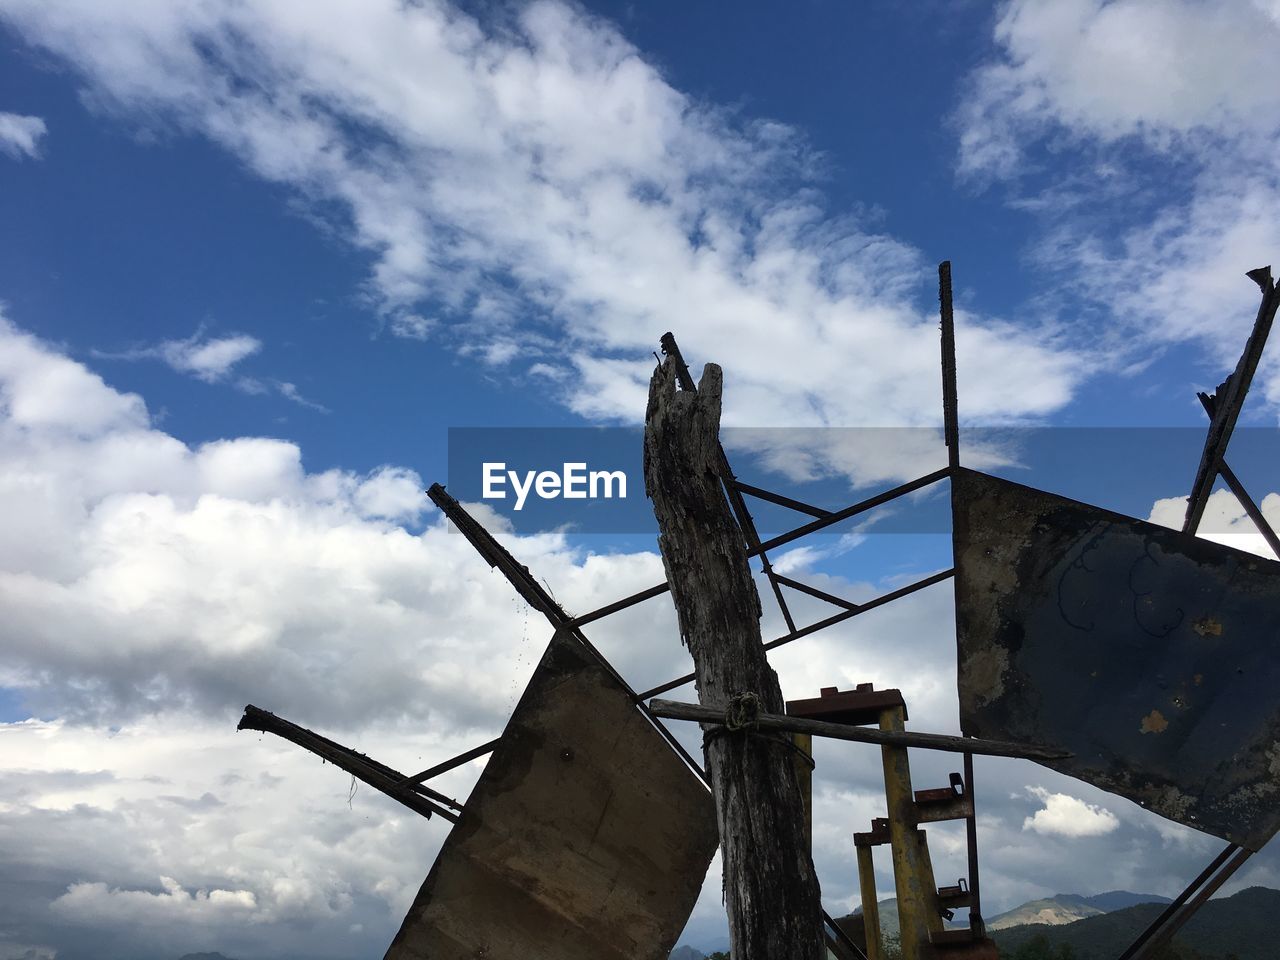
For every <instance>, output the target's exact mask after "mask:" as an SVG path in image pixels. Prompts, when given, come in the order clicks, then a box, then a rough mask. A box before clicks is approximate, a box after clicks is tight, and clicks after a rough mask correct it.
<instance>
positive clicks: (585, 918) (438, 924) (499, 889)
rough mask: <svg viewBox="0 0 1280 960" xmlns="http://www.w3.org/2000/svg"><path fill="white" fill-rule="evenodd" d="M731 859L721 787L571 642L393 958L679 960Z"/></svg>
mask: <svg viewBox="0 0 1280 960" xmlns="http://www.w3.org/2000/svg"><path fill="white" fill-rule="evenodd" d="M715 849H716V823H715V808H714V805H713V803H712V800H711V796H710V794H709V793H708V792H707V790H706V788H705V787H703V786H702V784H701V783H700V782H699V781H698V780H697V778H696V777H695V776H694V775H693V773H692V772H691V771H690V770H689V768H688V767H687V766H686V765H685V764H684V763H683V762H682V761H681V760H680V759H679V758H678V757H677V756H676V755H675V753H674V752H673V751H672V750H671V748H670V747H669V746H668V745H667V744H666V743H665V742H664V741H663V739H662V738H661V736H659V734H658V733H657V731H656V730H655V729H654V727H653V726H652V724H651V723H650V722H649V721H648V720H647V719H646V718H645V716H644V715H643V714H642V713H641V712H640V710H639V709H638V708H637V707H636V706H635V704H634V703H633V701H632V700H631V697H630V696H629V695H628V693H627V691H626V690H625V689H623V688H622V686H621V685H620V684H619V683H618V681H617V680H616V679H615V678H614V677H612V676H611V675H610V674H609V672H608V671H606V670H605V669H604V668H603V667H602V666H601V665H600V663H599V661H598V660H597V659H596V658H595V657H594V656H593V655H592V654H590V653H589V652H588V651H587V650H585V648H583V647H582V646H581V645H580V644H578V643H577V642H576V641H574V640H572V639H569V638H564V637H562V636H560V635H557V637H556V639H553V640H552V642H551V644H550V646H549V647H548V648H547V651H546V653H545V654H544V655H543V658H542V661H541V663H540V664H539V665H538V669H537V670H536V671H535V673H534V676H533V679H532V680H531V681H530V683H529V686H528V688H527V689H526V690H525V693H524V696H523V697H522V698H521V700H520V703H519V704H518V705H517V707H516V709H515V712H514V713H513V714H512V717H511V720H510V722H509V723H508V724H507V729H506V731H505V733H504V734H503V737H502V741H501V743H499V744H498V746H497V747H496V748H495V749H494V751H493V756H492V757H491V758H490V760H489V763H488V765H487V766H486V767H485V769H484V772H483V773H482V774H481V776H480V779H479V781H478V782H477V783H476V786H475V789H474V790H473V791H472V793H471V796H470V798H469V799H468V800H467V803H466V809H465V811H464V813H463V816H462V820H461V822H460V823H459V824H458V825H457V826H456V827H454V828H453V830H452V832H451V833H450V834H449V836H448V838H447V839H446V840H445V842H444V846H443V847H442V848H441V850H440V855H439V856H438V857H437V858H436V862H435V864H434V866H432V868H431V872H430V873H429V874H428V875H427V879H426V881H425V882H424V883H423V885H422V889H421V890H420V891H419V892H418V896H417V899H416V900H414V903H413V906H412V907H410V909H409V912H408V915H407V916H406V917H405V919H404V923H403V924H402V926H401V928H400V932H399V933H398V934H397V935H396V938H395V940H394V941H393V942H392V944H391V947H390V949H389V950H388V951H387V953H386V960H411V958H413V960H417V958H430V960H464V958H465V960H475V958H478V957H481V958H484V960H541V958H547V960H550V958H555V960H624V958H625V960H633V958H652V960H659V958H665V957H666V956H667V955H668V953H669V952H670V951H671V948H672V947H673V946H674V945H675V940H676V938H677V937H678V936H679V935H680V931H681V930H682V929H683V927H684V924H685V921H686V920H687V919H688V917H689V914H690V912H691V911H692V909H693V905H694V901H695V900H696V899H697V896H698V892H699V890H700V889H701V887H702V880H703V878H704V876H705V875H706V872H707V867H708V865H709V864H710V862H711V858H712V856H713V854H714V853H715Z"/></svg>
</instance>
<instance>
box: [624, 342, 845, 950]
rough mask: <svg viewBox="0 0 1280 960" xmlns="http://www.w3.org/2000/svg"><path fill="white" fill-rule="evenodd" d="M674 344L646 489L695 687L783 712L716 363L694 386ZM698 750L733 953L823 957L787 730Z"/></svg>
mask: <svg viewBox="0 0 1280 960" xmlns="http://www.w3.org/2000/svg"><path fill="white" fill-rule="evenodd" d="M666 346H667V344H666V343H665V342H664V348H665V347H666ZM667 352H668V356H667V359H666V360H665V361H664V362H663V363H662V365H661V366H659V367H658V369H657V370H656V371H655V372H654V375H653V379H652V380H651V381H650V385H649V406H648V410H647V411H646V414H645V436H644V477H645V492H646V493H647V494H648V496H649V498H650V499H651V500H652V501H653V511H654V515H655V516H656V517H657V520H658V529H659V531H660V535H659V537H658V545H659V548H660V549H661V552H662V561H663V566H664V567H665V569H666V572H667V579H668V581H669V582H670V584H671V595H672V599H673V600H674V601H675V607H676V614H677V617H678V619H679V623H680V634H681V637H682V639H683V640H684V641H685V643H686V644H687V645H688V647H689V652H690V654H692V656H693V661H694V670H695V673H696V674H697V683H698V693H699V696H700V697H704V698H708V699H712V700H716V701H722V700H726V699H728V698H729V697H731V696H735V695H738V694H744V695H747V696H750V697H753V698H756V699H758V701H759V702H760V703H761V704H763V705H764V708H765V709H766V710H770V709H775V710H781V709H782V705H783V701H782V691H781V688H780V687H779V685H778V677H777V675H776V674H775V673H774V672H773V670H772V669H771V668H770V666H769V662H768V658H767V657H766V654H765V648H764V643H763V642H762V640H761V636H760V598H759V595H758V594H757V593H756V588H755V583H754V581H753V580H752V576H751V568H750V566H749V565H748V562H747V546H746V545H744V543H743V530H741V529H739V526H738V524H737V523H736V522H735V520H734V513H733V510H732V509H731V505H730V499H729V498H730V497H731V496H732V493H733V492H736V491H734V489H733V487H732V485H731V484H732V477H731V476H728V469H727V465H726V464H725V460H724V456H723V451H722V450H721V447H720V439H719V428H720V389H721V374H720V368H719V367H717V366H715V365H714V364H707V366H706V367H705V369H704V371H703V375H702V382H701V383H700V384H699V385H698V389H697V390H696V392H695V391H694V390H693V389H691V388H692V387H693V383H692V378H691V377H689V374H688V371H687V370H686V369H683V362H682V361H681V360H679V358H678V356H674V355H673V353H674V351H673V350H668V351H667ZM677 382H679V384H680V386H683V387H684V389H682V390H677V389H676V387H677ZM721 716H723V714H721ZM703 754H704V755H705V757H706V765H707V773H708V775H709V776H710V779H711V790H712V794H713V796H714V797H715V802H716V820H717V824H718V827H719V833H720V850H721V854H722V857H723V864H724V868H723V874H724V900H725V911H726V913H727V915H728V920H729V941H730V953H732V954H733V955H734V956H735V957H750V958H752V960H822V958H824V957H825V956H826V945H825V939H824V936H823V912H822V904H821V899H820V893H819V888H818V879H817V876H816V874H815V873H814V869H813V861H812V858H811V857H810V856H809V852H808V850H807V849H806V846H805V842H804V841H805V836H804V811H803V806H802V800H801V796H800V788H799V785H798V784H797V782H796V775H795V770H794V768H793V767H792V763H791V743H790V740H786V741H785V742H783V741H782V740H780V739H779V738H769V739H762V738H759V737H744V736H734V735H729V736H710V737H707V738H704V741H703Z"/></svg>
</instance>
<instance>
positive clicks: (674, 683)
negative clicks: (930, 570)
mask: <svg viewBox="0 0 1280 960" xmlns="http://www.w3.org/2000/svg"><path fill="white" fill-rule="evenodd" d="M955 572H956V571H955V568H954V567H950V568H948V569H946V570H943V571H940V572H939V573H935V574H931V575H930V576H927V577H924V578H923V579H920V580H916V581H914V582H913V583H909V584H907V585H906V586H905V587H899V588H898V589H897V590H894V591H892V592H890V593H886V594H882V595H881V596H878V597H876V598H875V599H874V600H868V601H867V602H866V603H864V604H862V605H861V606H859V607H858V609H857V610H843V611H841V612H840V613H837V614H835V615H834V616H830V617H827V618H826V619H825V620H819V621H818V622H817V623H812V624H810V625H809V626H807V627H801V628H800V629H799V630H793V631H791V632H790V633H785V634H783V635H782V636H780V637H778V639H776V640H770V641H769V642H768V643H766V644H765V645H764V648H765V649H766V650H772V649H774V648H775V647H781V646H783V645H784V644H788V643H790V642H791V641H792V640H799V639H800V638H801V637H807V636H809V634H811V633H817V632H818V631H819V630H825V629H826V628H827V627H831V626H834V625H835V624H837V623H841V622H843V621H845V620H848V619H849V618H850V617H856V616H858V615H859V614H861V613H866V612H867V611H868V610H874V609H875V608H876V607H882V606H884V605H885V604H886V603H892V602H893V601H894V600H900V599H902V598H903V597H905V596H908V595H910V594H913V593H915V592H916V591H917V590H923V589H924V588H925V587H931V586H933V585H934V584H935V583H941V582H942V581H943V580H949V579H950V578H951V577H953V576H955ZM692 682H693V674H692V673H686V674H685V675H684V676H683V677H676V678H675V679H674V680H668V681H667V682H666V683H664V684H662V685H661V686H657V687H654V688H653V689H652V690H646V691H645V692H644V693H641V694H639V696H640V697H641V698H642V699H644V700H648V699H649V698H650V697H656V696H657V695H658V694H660V693H668V692H670V691H671V690H674V689H675V688H676V687H683V686H684V685H685V684H686V683H692Z"/></svg>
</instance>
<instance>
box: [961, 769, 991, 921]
mask: <svg viewBox="0 0 1280 960" xmlns="http://www.w3.org/2000/svg"><path fill="white" fill-rule="evenodd" d="M964 789H965V792H967V793H968V794H969V801H970V806H969V815H968V816H967V817H965V818H964V833H965V847H966V849H967V852H968V855H969V929H970V930H972V931H973V935H974V936H975V937H985V936H986V935H987V924H986V921H985V920H983V919H982V881H981V877H980V876H979V875H978V798H977V797H976V796H974V792H973V751H972V750H969V751H966V752H965V755H964Z"/></svg>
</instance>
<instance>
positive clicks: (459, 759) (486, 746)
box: [403, 737, 502, 786]
mask: <svg viewBox="0 0 1280 960" xmlns="http://www.w3.org/2000/svg"><path fill="white" fill-rule="evenodd" d="M501 742H502V738H501V737H498V738H497V739H496V740H490V741H489V742H488V743H482V744H480V746H478V747H475V748H473V749H471V750H468V751H466V752H465V753H460V754H458V755H457V756H456V757H454V758H452V759H450V760H446V761H444V762H443V763H437V764H436V765H435V766H434V767H427V769H425V770H423V771H422V772H421V773H415V774H414V775H413V776H411V777H405V778H404V781H403V785H406V786H407V785H408V784H411V783H422V781H424V780H430V779H431V778H432V777H438V776H439V775H440V774H442V773H444V772H445V771H447V770H452V769H453V768H454V767H460V766H462V765H463V764H464V763H470V762H471V761H472V760H474V759H475V758H476V757H483V756H484V755H485V754H486V753H493V751H494V749H495V748H496V747H497V746H498V744H500V743H501Z"/></svg>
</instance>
